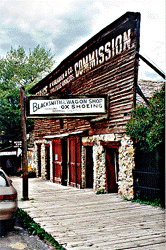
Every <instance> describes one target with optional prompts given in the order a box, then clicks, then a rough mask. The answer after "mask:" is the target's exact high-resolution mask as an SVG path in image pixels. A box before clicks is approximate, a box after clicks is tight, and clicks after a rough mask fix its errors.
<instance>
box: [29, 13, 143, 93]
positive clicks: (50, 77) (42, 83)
mask: <svg viewBox="0 0 166 250" xmlns="http://www.w3.org/2000/svg"><path fill="white" fill-rule="evenodd" d="M129 15H134V16H136V17H139V18H140V13H139V12H130V11H128V12H126V13H125V14H123V15H122V16H120V17H119V18H118V19H116V20H115V21H113V22H112V23H110V24H109V25H107V26H106V27H105V28H103V29H102V30H100V31H99V32H98V33H97V34H95V35H94V36H93V37H91V38H90V39H89V40H88V41H87V42H85V43H84V44H82V45H81V46H80V47H79V48H78V49H76V50H75V51H73V52H72V53H71V54H70V55H69V56H67V57H66V58H65V59H64V60H62V61H61V63H60V64H59V65H58V66H57V67H56V68H55V69H54V70H53V71H52V72H51V73H49V74H48V75H47V76H46V77H44V78H43V79H42V80H40V81H39V82H38V83H37V84H35V85H34V86H33V87H32V88H31V89H30V90H29V93H30V94H33V93H34V92H37V91H38V88H39V87H40V86H41V88H42V86H45V85H46V83H49V82H52V81H53V80H54V78H53V77H54V73H55V72H56V71H57V70H58V68H59V69H61V67H62V66H63V65H65V63H66V62H68V61H70V60H71V59H72V58H73V57H74V56H76V55H77V54H79V52H80V51H82V50H83V48H85V49H86V46H85V45H88V44H90V43H91V42H92V41H94V40H95V38H96V37H99V36H100V34H102V33H104V32H105V31H106V30H108V29H111V27H112V26H115V24H116V23H118V22H119V21H120V20H121V19H125V18H126V16H129Z"/></svg>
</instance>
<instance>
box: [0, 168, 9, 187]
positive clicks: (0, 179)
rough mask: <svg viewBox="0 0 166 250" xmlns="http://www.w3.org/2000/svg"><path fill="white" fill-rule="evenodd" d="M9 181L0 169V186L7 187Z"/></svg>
mask: <svg viewBox="0 0 166 250" xmlns="http://www.w3.org/2000/svg"><path fill="white" fill-rule="evenodd" d="M8 186H9V183H8V181H7V179H6V177H5V175H4V173H3V172H1V171H0V187H8Z"/></svg>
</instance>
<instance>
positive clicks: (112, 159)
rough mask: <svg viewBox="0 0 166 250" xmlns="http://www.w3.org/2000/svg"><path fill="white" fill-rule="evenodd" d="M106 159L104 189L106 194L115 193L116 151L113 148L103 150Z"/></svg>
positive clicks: (116, 174)
mask: <svg viewBox="0 0 166 250" xmlns="http://www.w3.org/2000/svg"><path fill="white" fill-rule="evenodd" d="M105 157H106V189H107V192H108V193H112V192H117V183H116V181H117V176H118V168H117V150H116V149H113V148H106V149H105Z"/></svg>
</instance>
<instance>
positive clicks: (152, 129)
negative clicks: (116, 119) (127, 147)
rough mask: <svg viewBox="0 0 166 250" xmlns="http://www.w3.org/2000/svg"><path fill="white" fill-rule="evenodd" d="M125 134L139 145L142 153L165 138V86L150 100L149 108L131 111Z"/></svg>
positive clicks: (150, 149) (138, 108) (148, 150)
mask: <svg viewBox="0 0 166 250" xmlns="http://www.w3.org/2000/svg"><path fill="white" fill-rule="evenodd" d="M126 133H127V134H128V135H130V137H131V138H132V139H133V141H135V142H137V143H138V144H139V145H140V148H141V150H142V151H144V152H151V151H152V150H153V149H154V148H157V147H158V146H159V145H161V143H163V141H164V138H165V136H164V135H165V86H163V87H162V89H161V91H160V92H157V93H155V94H154V95H153V97H152V98H151V99H150V105H149V107H146V106H139V107H136V108H135V109H134V110H133V111H132V118H131V119H130V121H129V122H128V123H127V126H126Z"/></svg>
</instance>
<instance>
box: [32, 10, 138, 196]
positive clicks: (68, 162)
mask: <svg viewBox="0 0 166 250" xmlns="http://www.w3.org/2000/svg"><path fill="white" fill-rule="evenodd" d="M139 36H140V14H139V13H133V12H127V13H126V14H124V15H123V16H122V17H120V18H119V19H117V20H116V21H114V22H113V23H112V24H110V25H109V26H107V27H106V28H104V29H103V30H101V31H100V32H99V33H98V34H96V35H95V36H94V37H92V38H91V39H90V40H89V41H87V42H86V43H85V44H84V45H82V46H81V47H80V48H79V49H77V50H76V51H75V52H73V53H72V54H71V55H70V56H69V57H67V58H66V59H65V60H64V61H62V62H61V64H60V65H59V66H58V67H57V68H56V69H55V70H54V71H53V72H51V73H50V74H49V75H48V76H46V77H45V78H44V79H42V80H41V81H40V82H39V83H38V84H36V85H35V86H34V87H33V88H32V89H31V90H30V93H31V94H34V95H35V96H58V95H59V96H65V97H66V98H67V97H68V96H71V95H72V96H75V95H80V96H85V95H86V96H87V95H92V96H93V95H95V96H98V95H103V94H104V95H107V97H108V103H107V113H106V114H105V115H97V114H96V116H93V117H88V116H86V114H85V115H82V117H77V115H75V116H73V117H64V116H63V118H61V116H56V115H55V116H51V117H50V116H49V115H48V116H45V117H44V116H41V117H38V118H36V119H35V121H34V124H35V127H34V141H35V144H34V155H36V154H37V150H38V148H37V145H38V144H39V143H42V145H41V154H42V152H45V151H44V148H45V145H46V144H47V146H48V143H49V145H50V168H51V169H50V173H49V176H50V180H52V181H53V182H56V183H60V184H62V185H70V186H73V187H78V188H93V189H94V191H99V192H100V190H103V191H106V192H117V191H118V192H119V193H120V194H121V195H124V196H126V197H128V198H129V197H132V196H133V189H132V182H133V179H132V168H133V167H134V160H133V159H134V149H133V143H132V141H131V140H130V139H129V138H128V137H127V136H126V134H125V128H126V123H127V121H128V120H129V119H130V115H131V111H132V109H133V107H134V105H135V104H136V87H137V73H138V72H137V71H138V59H137V57H136V53H138V52H139ZM85 105H86V103H83V101H82V102H81V101H80V102H79V103H74V105H73V109H75V108H79V107H80V108H82V109H83V108H84V107H85ZM97 105H98V103H96V102H95V101H94V102H92V101H91V106H88V107H89V109H91V108H93V107H97ZM63 108H64V110H65V109H67V108H68V107H67V105H64V107H63ZM64 112H65V111H64ZM66 112H67V110H66ZM89 112H90V111H89ZM42 150H43V151H42ZM124 155H125V156H126V158H125V157H124ZM41 158H42V156H41ZM34 159H35V161H34V164H36V166H37V157H35V156H34ZM42 162H43V167H42V169H43V170H41V171H42V173H41V175H42V176H43V178H45V176H47V169H46V167H45V165H44V162H45V156H44V155H43V158H42V159H41V165H42ZM51 166H52V167H51ZM124 166H125V167H124ZM124 168H125V170H124ZM125 171H127V174H124V172H125ZM37 172H38V170H37Z"/></svg>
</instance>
